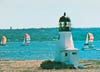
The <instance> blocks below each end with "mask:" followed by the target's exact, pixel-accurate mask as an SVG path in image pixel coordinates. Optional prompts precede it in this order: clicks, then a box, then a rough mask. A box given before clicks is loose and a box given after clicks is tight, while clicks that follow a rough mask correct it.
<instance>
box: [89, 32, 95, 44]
mask: <svg viewBox="0 0 100 72" xmlns="http://www.w3.org/2000/svg"><path fill="white" fill-rule="evenodd" d="M88 35H89V42H93V41H94V36H93V34H92V33H88Z"/></svg>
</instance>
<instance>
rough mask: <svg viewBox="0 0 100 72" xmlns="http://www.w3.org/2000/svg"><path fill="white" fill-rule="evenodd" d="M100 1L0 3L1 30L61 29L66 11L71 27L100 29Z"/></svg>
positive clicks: (18, 0)
mask: <svg viewBox="0 0 100 72" xmlns="http://www.w3.org/2000/svg"><path fill="white" fill-rule="evenodd" d="M99 7H100V0H0V29H9V28H10V27H12V28H14V29H19V28H51V27H58V24H59V23H58V21H59V18H60V17H61V16H62V15H63V13H64V12H66V14H67V16H68V17H70V19H71V21H72V22H71V23H72V27H78V28H87V27H89V28H90V27H100V8H99Z"/></svg>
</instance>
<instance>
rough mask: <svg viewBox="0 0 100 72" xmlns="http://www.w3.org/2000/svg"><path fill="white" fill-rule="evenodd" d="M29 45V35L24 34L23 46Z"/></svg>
mask: <svg viewBox="0 0 100 72" xmlns="http://www.w3.org/2000/svg"><path fill="white" fill-rule="evenodd" d="M29 43H30V35H29V34H28V33H26V34H25V37H24V44H25V45H28V44H29Z"/></svg>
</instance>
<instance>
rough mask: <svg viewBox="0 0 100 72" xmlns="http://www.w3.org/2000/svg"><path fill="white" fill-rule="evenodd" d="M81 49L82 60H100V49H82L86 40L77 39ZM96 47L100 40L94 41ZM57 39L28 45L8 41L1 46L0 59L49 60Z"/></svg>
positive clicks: (53, 54)
mask: <svg viewBox="0 0 100 72" xmlns="http://www.w3.org/2000/svg"><path fill="white" fill-rule="evenodd" d="M74 45H75V48H78V49H79V58H80V60H100V50H82V48H83V45H84V41H75V42H74ZM94 45H95V48H98V49H99V48H100V41H95V42H94ZM57 49H58V48H57V41H33V42H31V44H30V45H28V46H23V45H22V43H21V42H8V43H7V45H6V46H0V60H49V59H54V58H55V54H56V50H57Z"/></svg>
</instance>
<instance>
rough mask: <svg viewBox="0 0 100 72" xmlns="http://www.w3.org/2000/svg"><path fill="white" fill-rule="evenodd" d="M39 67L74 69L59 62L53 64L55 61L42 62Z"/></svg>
mask: <svg viewBox="0 0 100 72" xmlns="http://www.w3.org/2000/svg"><path fill="white" fill-rule="evenodd" d="M40 67H41V68H42V69H74V66H73V65H71V64H70V65H66V64H64V63H61V62H55V61H50V60H48V61H44V62H43V63H42V64H41V65H40Z"/></svg>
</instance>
